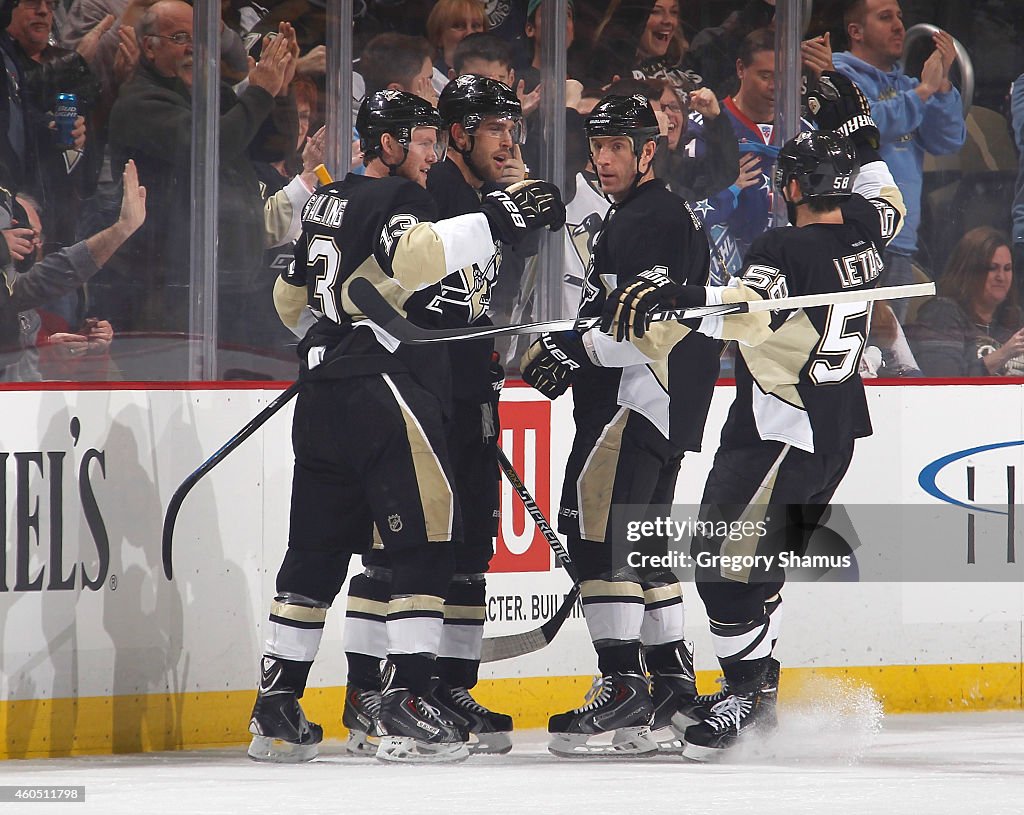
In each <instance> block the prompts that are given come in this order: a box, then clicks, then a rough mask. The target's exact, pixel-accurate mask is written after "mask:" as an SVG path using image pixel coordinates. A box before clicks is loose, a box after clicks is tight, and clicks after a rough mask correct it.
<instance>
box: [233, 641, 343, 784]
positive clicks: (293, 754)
mask: <svg viewBox="0 0 1024 815" xmlns="http://www.w3.org/2000/svg"><path fill="white" fill-rule="evenodd" d="M281 674H282V670H281V665H280V664H279V663H278V662H277V660H274V659H270V658H267V657H264V659H263V672H262V676H261V678H260V687H259V692H258V693H257V696H256V704H255V705H254V706H253V709H252V717H251V718H250V720H249V732H250V733H252V741H251V742H250V744H249V750H248V753H249V758H251V759H253V760H254V761H269V762H275V763H280V764H298V763H301V762H303V761H312V760H313V759H314V758H316V757H317V754H318V753H319V747H318V745H319V744H320V742H321V741H323V738H324V731H323V728H321V727H320V725H318V724H314V723H312V722H310V721H308V720H307V719H306V714H305V713H303V712H302V706H301V705H300V704H299V699H298V696H297V694H296V693H295V691H294V690H292V689H291V688H286V687H282V686H281Z"/></svg>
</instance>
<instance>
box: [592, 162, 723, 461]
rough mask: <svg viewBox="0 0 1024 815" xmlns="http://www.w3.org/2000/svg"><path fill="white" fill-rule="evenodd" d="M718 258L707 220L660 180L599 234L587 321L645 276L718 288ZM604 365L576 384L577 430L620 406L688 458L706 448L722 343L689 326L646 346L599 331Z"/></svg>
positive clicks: (669, 329) (596, 340)
mask: <svg viewBox="0 0 1024 815" xmlns="http://www.w3.org/2000/svg"><path fill="white" fill-rule="evenodd" d="M710 266H711V258H710V251H709V244H708V240H707V236H706V234H705V232H704V227H703V225H702V224H701V222H700V220H699V219H698V218H697V217H696V216H695V215H694V213H693V212H692V211H691V210H690V208H689V206H688V205H687V204H686V202H685V201H684V200H683V199H682V198H680V197H679V196H677V195H675V194H674V193H671V192H669V191H668V190H667V189H666V188H665V185H664V183H663V182H662V181H659V180H657V179H654V180H652V181H648V182H647V183H645V184H641V185H640V186H639V187H637V189H636V191H635V192H634V193H633V194H632V195H631V196H630V197H629V198H628V199H627V200H626V201H624V202H622V203H620V204H617V205H615V206H613V207H612V208H611V209H610V210H609V212H608V215H607V216H606V218H605V221H604V226H603V228H602V230H601V232H600V233H599V235H598V236H597V239H596V241H595V245H594V253H593V255H592V256H591V260H590V265H589V267H588V269H587V274H586V279H585V280H584V285H583V297H582V300H581V303H580V309H579V316H580V317H581V318H582V317H596V316H598V315H600V314H601V310H602V308H603V307H604V301H605V298H606V297H607V296H608V294H609V293H611V292H612V291H613V290H614V289H616V288H618V287H621V286H625V285H626V284H627V283H628V282H629V280H630V279H632V278H634V277H635V276H636V275H638V274H640V273H641V272H645V271H649V270H657V271H659V272H661V273H662V274H665V275H667V276H668V277H671V278H672V279H673V280H675V281H676V282H679V283H689V284H693V285H698V286H703V285H707V283H708V275H709V272H710ZM583 341H584V343H585V344H586V345H587V348H588V351H589V353H590V355H591V357H592V358H597V359H598V360H599V362H600V366H594V367H586V368H584V369H583V370H582V371H581V372H579V373H577V375H576V377H575V378H574V380H573V403H574V413H575V416H576V422H577V426H582V425H584V424H586V423H587V422H588V420H589V419H590V417H593V418H594V421H598V422H603V421H604V419H602V417H606V416H607V415H609V411H612V412H613V410H612V409H614V408H615V406H616V405H618V406H621V407H626V408H629V409H630V410H633V411H635V412H637V413H639V414H641V415H643V416H644V417H646V418H647V419H648V420H649V421H650V422H651V423H652V424H653V425H654V426H655V427H656V428H658V430H659V431H660V432H661V434H662V435H663V436H665V438H667V439H669V440H670V441H671V442H672V443H673V444H675V445H676V446H677V447H678V448H679V449H680V450H699V449H700V444H701V439H702V437H703V435H704V422H705V421H706V419H707V415H708V409H709V406H710V404H711V396H712V393H713V392H714V385H715V381H716V380H717V378H718V358H719V353H720V351H721V344H720V343H719V342H717V341H715V340H712V339H710V338H709V337H705V336H703V335H701V334H698V333H696V332H691V331H690V330H689V329H688V328H687V327H685V326H683V325H680V324H679V323H668V322H661V323H654V324H653V325H652V326H651V328H650V330H649V331H648V332H647V333H646V334H645V335H644V336H643V337H642V338H640V339H635V338H634V339H633V340H631V341H630V342H615V341H614V340H613V339H612V338H611V337H609V336H608V335H606V334H602V333H601V332H600V331H598V330H597V329H593V330H591V331H588V332H587V333H586V334H585V335H584V338H583Z"/></svg>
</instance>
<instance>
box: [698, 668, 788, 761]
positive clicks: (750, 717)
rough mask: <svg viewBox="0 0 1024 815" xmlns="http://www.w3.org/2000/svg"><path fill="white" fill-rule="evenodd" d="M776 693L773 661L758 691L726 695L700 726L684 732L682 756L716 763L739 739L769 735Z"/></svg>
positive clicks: (774, 722)
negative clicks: (756, 735)
mask: <svg viewBox="0 0 1024 815" xmlns="http://www.w3.org/2000/svg"><path fill="white" fill-rule="evenodd" d="M724 687H725V686H724V684H723V689H724ZM778 691H779V663H778V661H777V660H775V659H773V660H771V661H770V662H769V664H768V670H767V671H766V673H765V677H764V682H763V685H762V687H761V689H760V690H756V691H752V692H750V693H730V694H728V695H727V696H726V697H725V699H723V700H722V701H721V702H719V703H718V704H716V705H715V706H714V707H713V708H711V715H710V716H708V717H707V719H705V720H704V721H703V722H702V723H701V724H695V725H691V726H690V727H688V728H686V733H685V745H684V747H683V755H684V756H685V757H686V758H689V759H692V760H694V761H717V760H718V759H720V758H721V757H722V756H723V755H725V753H726V751H728V750H729V749H730V748H732V747H734V746H735V745H736V743H737V742H738V741H739V740H740V739H741V738H743V739H746V738H749V737H750V736H752V735H754V734H760V735H766V734H768V733H771V732H772V731H773V730H774V729H775V728H776V726H777V725H778V716H777V714H776V700H777V699H778Z"/></svg>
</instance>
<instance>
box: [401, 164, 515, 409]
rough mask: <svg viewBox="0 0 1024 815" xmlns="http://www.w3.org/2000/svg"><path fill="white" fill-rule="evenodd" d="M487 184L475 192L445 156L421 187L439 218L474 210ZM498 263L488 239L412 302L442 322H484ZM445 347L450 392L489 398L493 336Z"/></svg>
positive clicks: (459, 324)
mask: <svg viewBox="0 0 1024 815" xmlns="http://www.w3.org/2000/svg"><path fill="white" fill-rule="evenodd" d="M493 189H498V187H497V186H495V185H485V186H484V188H483V189H482V190H481V191H480V192H477V190H475V189H474V188H473V187H471V186H470V185H469V184H468V183H467V182H466V180H465V178H464V177H463V175H462V171H461V170H460V169H459V167H458V165H456V164H455V162H453V161H452V160H451V159H446V160H445V161H441V162H438V163H437V164H435V165H434V166H433V167H431V168H430V172H429V173H428V174H427V192H428V193H430V196H431V198H433V199H434V203H435V204H436V206H437V210H438V215H439V217H441V218H454V217H456V216H459V215H468V214H470V213H474V212H480V196H481V194H486V193H487V192H490V191H491V190H493ZM484 248H486V247H484ZM501 263H502V252H501V245H500V244H498V243H492V244H491V246H490V247H489V252H487V253H485V254H484V255H482V256H481V257H480V258H479V259H477V260H476V261H475V262H474V263H471V264H469V265H467V266H464V267H463V268H461V269H458V270H457V271H455V272H453V273H452V274H450V275H448V276H447V277H445V278H444V279H443V280H441V281H440V282H439V283H438V284H437V285H435V286H432V287H430V288H428V289H424V290H423V291H421V292H417V293H416V294H415V295H414V296H413V298H412V303H413V304H416V305H419V306H422V308H424V309H425V310H426V311H427V312H429V313H430V314H431V315H433V316H434V317H435V318H436V319H437V320H439V322H440V325H443V326H444V327H445V328H458V327H462V326H467V325H490V324H491V322H490V318H489V317H488V316H487V308H488V306H489V305H490V303H491V293H492V290H493V288H494V284H495V283H496V282H497V278H498V270H499V268H500V267H501ZM446 350H447V352H448V357H449V359H450V361H451V367H452V388H453V396H454V398H455V399H465V400H467V401H473V402H477V403H482V402H486V401H490V400H491V399H492V398H493V395H494V392H493V389H492V387H491V380H490V373H489V370H490V363H491V353H492V352H493V351H494V341H493V340H489V339H485V340H471V341H465V342H453V343H448V347H447V349H446Z"/></svg>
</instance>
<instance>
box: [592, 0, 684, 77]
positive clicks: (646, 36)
mask: <svg viewBox="0 0 1024 815" xmlns="http://www.w3.org/2000/svg"><path fill="white" fill-rule="evenodd" d="M686 51H687V43H686V40H685V38H684V37H683V34H682V29H681V28H680V25H679V3H678V2H677V0H612V2H611V3H610V4H609V5H608V10H607V11H606V12H605V16H604V19H603V20H602V22H601V25H599V26H598V29H597V32H596V38H595V42H594V50H593V53H592V55H591V69H590V75H591V77H592V78H594V79H597V80H599V81H602V82H603V83H607V82H608V81H612V82H614V81H615V79H616V78H620V79H621V78H625V77H629V76H633V77H635V78H637V79H644V78H648V79H652V78H662V79H667V80H669V82H671V83H672V85H673V86H674V87H675V89H676V92H677V93H679V94H682V93H684V92H685V91H684V86H685V85H686V84H690V85H700V84H701V78H700V76H699V75H697V74H695V73H693V72H692V71H689V70H687V69H686V67H685V65H684V63H683V57H684V56H685V54H686Z"/></svg>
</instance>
